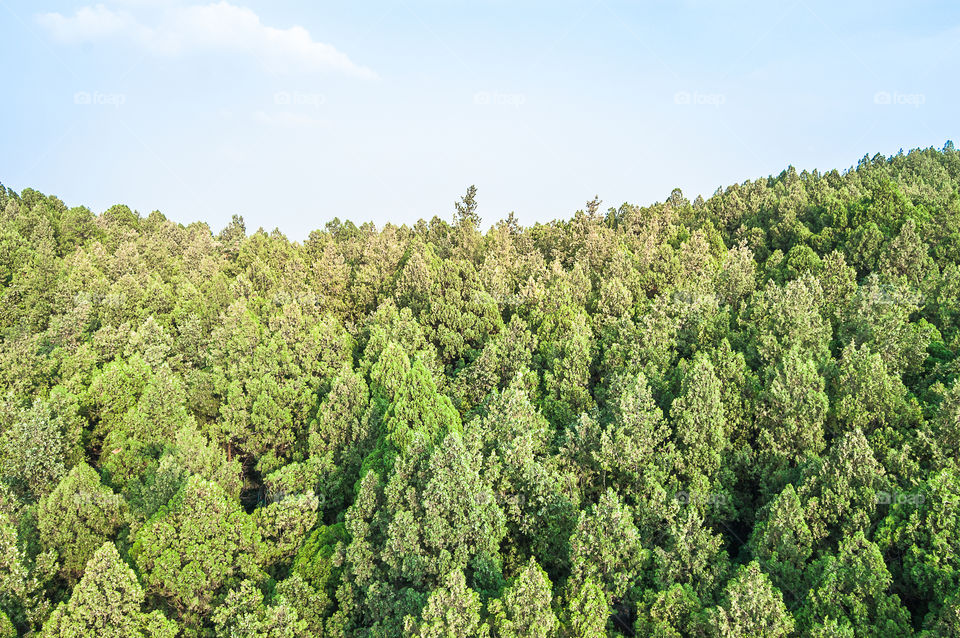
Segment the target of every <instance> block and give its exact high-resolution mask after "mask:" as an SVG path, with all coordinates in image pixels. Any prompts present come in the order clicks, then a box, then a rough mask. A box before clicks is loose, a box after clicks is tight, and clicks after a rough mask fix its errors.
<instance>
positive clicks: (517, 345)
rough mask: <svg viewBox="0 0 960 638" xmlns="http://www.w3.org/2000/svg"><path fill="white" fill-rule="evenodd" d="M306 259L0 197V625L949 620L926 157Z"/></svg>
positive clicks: (384, 629)
mask: <svg viewBox="0 0 960 638" xmlns="http://www.w3.org/2000/svg"><path fill="white" fill-rule="evenodd" d="M481 196H482V194H478V193H477V190H476V189H475V188H473V187H471V188H470V189H468V191H467V192H466V194H465V195H464V196H463V197H462V198H461V199H460V200H459V201H458V202H456V204H455V205H454V206H453V207H452V208H453V210H452V214H453V217H452V221H450V222H448V221H446V220H444V219H440V218H438V217H434V218H433V219H432V220H430V221H423V220H421V221H419V222H417V223H416V224H414V225H412V226H407V225H403V226H396V225H392V224H387V225H386V226H384V227H382V228H376V227H375V226H374V225H373V224H369V223H368V224H363V225H360V226H358V225H356V224H354V223H352V222H350V221H341V220H339V219H334V220H333V221H331V222H329V223H327V224H326V225H325V227H324V228H323V229H322V230H316V231H314V232H313V233H311V234H310V236H309V239H307V240H306V241H303V242H295V241H290V240H289V239H287V238H286V237H285V236H284V235H283V234H281V233H280V232H279V231H276V230H275V231H273V232H269V233H268V232H265V231H264V230H263V229H260V230H257V231H256V232H253V233H252V234H251V233H248V232H247V229H246V227H245V225H244V221H243V219H242V218H240V217H237V216H235V217H234V218H233V220H232V222H231V223H230V224H229V225H227V227H226V228H224V229H222V230H220V231H219V232H215V231H213V230H211V228H210V227H209V226H208V225H207V224H205V223H200V222H196V223H192V224H189V225H183V224H178V223H174V222H172V221H170V220H168V219H167V218H166V217H164V215H163V214H161V213H159V212H152V213H150V214H149V215H145V216H144V215H141V214H139V213H138V212H136V211H133V210H131V209H130V208H128V207H127V206H123V205H117V206H113V207H111V208H110V209H108V210H106V211H105V212H103V213H101V214H94V213H93V212H92V211H91V210H89V209H88V208H85V207H82V206H77V207H69V206H67V205H66V204H64V203H63V202H62V201H61V200H59V199H58V198H56V197H54V196H48V195H44V194H42V193H39V192H37V191H35V190H31V189H26V190H23V191H22V192H20V193H16V192H13V191H11V190H8V189H6V188H4V187H2V186H0V295H2V303H0V638H4V637H7V636H16V635H31V634H33V635H42V636H50V637H54V636H64V637H66V636H93V635H96V636H101V637H102V638H110V637H113V636H117V637H130V636H143V637H148V636H149V637H173V636H184V637H190V636H223V637H226V636H230V637H238V638H239V637H253V636H266V637H275V638H296V637H306V636H331V637H336V636H369V637H390V636H456V637H464V638H467V637H472V636H486V637H502V638H508V637H520V636H539V637H544V638H545V637H561V636H562V637H584V638H586V637H597V636H606V635H624V636H632V635H636V636H660V637H681V636H771V637H773V636H805V637H825V636H846V637H856V638H860V637H880V636H907V635H913V634H916V635H922V636H930V637H932V636H960V513H958V508H957V504H958V503H960V382H958V381H957V377H958V373H960V360H958V353H960V153H958V151H957V150H956V149H955V148H954V146H953V144H952V143H950V142H948V143H947V144H946V145H945V146H944V147H943V148H942V149H939V150H938V149H932V148H931V149H925V150H914V151H911V152H909V153H903V152H901V153H898V154H897V155H896V156H893V157H884V156H880V155H877V156H874V157H864V158H863V159H862V160H861V161H860V162H859V163H858V164H857V165H856V167H854V168H851V169H849V170H847V171H845V172H840V171H836V170H833V171H830V172H826V173H820V172H818V171H812V172H808V171H802V172H798V171H797V170H795V169H794V168H792V167H790V168H788V169H787V170H785V171H783V172H782V173H780V174H779V175H777V176H775V177H773V176H771V177H768V178H763V179H758V180H754V181H746V182H744V183H742V184H734V185H732V186H730V187H727V188H724V189H719V190H717V192H716V193H715V194H714V195H713V196H711V197H710V198H708V199H703V198H701V197H698V198H696V200H694V201H689V200H688V199H686V198H685V197H684V196H683V194H682V193H681V192H680V191H679V190H674V191H673V192H672V193H671V195H670V197H669V198H668V199H667V200H666V201H664V202H661V203H656V204H653V205H651V206H646V207H641V206H634V205H630V204H623V205H622V206H620V207H618V208H608V209H605V210H604V209H603V207H602V204H601V202H600V201H599V200H597V199H594V200H593V201H591V202H588V203H587V204H586V206H585V207H584V209H583V210H580V211H577V212H576V213H575V214H574V215H573V217H572V218H570V219H567V220H559V221H554V222H551V223H547V224H536V225H533V226H531V227H522V226H521V225H520V224H519V223H518V222H517V220H516V219H515V217H514V216H513V214H511V215H510V216H509V217H508V218H507V219H505V220H503V221H500V222H498V223H496V224H495V225H493V226H492V227H490V228H489V229H487V230H486V231H485V232H483V230H482V229H481V227H480V217H479V215H478V198H480V197H481Z"/></svg>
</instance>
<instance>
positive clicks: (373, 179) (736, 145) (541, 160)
mask: <svg viewBox="0 0 960 638" xmlns="http://www.w3.org/2000/svg"><path fill="white" fill-rule="evenodd" d="M0 62H2V68H3V71H4V78H3V98H2V100H0V122H2V124H0V182H2V183H3V184H5V185H7V186H8V187H12V188H14V189H16V190H21V189H22V188H25V187H28V186H29V187H34V188H37V189H39V190H41V191H44V192H47V193H53V194H56V195H58V196H60V197H61V198H62V199H63V200H64V201H65V202H66V203H67V204H69V205H78V204H84V205H88V206H90V207H91V208H92V209H94V210H95V211H97V212H100V211H102V210H104V209H105V208H107V207H108V206H110V205H111V204H114V203H126V204H128V205H130V206H131V207H133V208H136V209H137V210H139V211H140V212H141V213H142V214H146V213H148V212H149V211H151V210H154V209H158V210H160V211H162V212H163V213H165V214H166V215H167V216H168V217H170V218H172V219H175V220H177V221H182V222H189V221H194V220H203V221H206V222H208V223H210V225H211V226H212V227H214V229H215V230H216V229H219V228H220V227H222V226H223V225H224V224H225V223H226V221H227V220H229V218H230V215H231V214H234V213H240V214H242V215H243V216H244V217H245V219H246V220H247V227H248V230H254V229H256V228H257V227H258V226H264V227H265V228H267V229H272V228H273V227H279V228H280V229H281V230H282V231H283V232H285V233H286V234H287V235H288V236H289V237H291V238H293V239H303V238H305V237H306V236H307V234H308V233H309V231H310V230H311V229H313V228H319V227H322V226H323V224H324V223H326V222H327V221H328V220H330V219H332V218H333V217H335V216H339V217H340V218H341V219H346V218H349V219H353V220H354V221H357V222H362V221H367V220H372V221H374V222H376V223H377V224H383V223H385V222H387V221H392V222H395V223H411V222H413V221H415V220H416V219H418V218H421V217H423V218H427V219H429V218H430V217H432V216H433V215H440V216H442V217H445V218H449V217H450V216H451V213H452V211H453V202H454V200H455V199H456V198H457V197H458V196H459V195H460V194H461V193H462V192H463V191H464V190H465V189H466V187H467V186H468V185H469V184H472V183H475V184H476V185H477V187H478V189H479V201H480V210H479V212H480V213H481V214H482V216H483V219H484V222H485V223H487V224H489V223H493V222H495V221H496V220H497V219H499V218H501V217H503V216H505V215H506V214H507V213H508V212H509V211H511V210H513V211H515V212H516V214H517V216H518V218H519V219H520V220H521V221H522V222H524V223H528V224H529V223H533V222H536V221H548V220H550V219H555V218H565V217H569V216H570V215H571V214H572V213H573V212H574V211H575V210H577V209H578V208H582V206H583V204H584V202H586V201H587V200H589V199H591V198H592V197H593V195H594V194H599V195H600V197H601V199H603V200H604V206H605V207H606V206H616V205H619V204H621V203H622V202H624V201H630V202H633V203H637V204H648V203H652V202H653V201H657V200H663V199H665V198H666V197H667V196H668V195H669V193H670V191H671V189H672V188H674V187H680V188H682V189H683V190H684V193H685V194H687V195H688V196H689V197H690V198H693V197H694V196H695V195H696V194H698V193H702V194H704V195H709V194H711V193H712V192H713V191H714V190H715V189H716V188H717V187H718V186H721V185H728V184H730V183H732V182H740V181H743V180H744V179H748V178H756V177H760V176H766V175H769V174H771V173H773V174H776V173H779V172H780V171H781V170H782V169H783V168H785V167H786V166H787V165H788V164H793V165H794V166H796V167H798V168H799V169H804V168H807V169H812V168H820V169H830V168H841V169H843V168H847V167H849V166H851V165H853V164H855V163H856V162H857V160H858V159H859V158H860V157H862V156H863V155H864V154H871V155H872V154H874V153H877V152H881V153H884V154H892V153H896V152H897V150H898V149H900V148H903V149H910V148H914V147H926V146H937V147H940V146H941V145H942V144H943V143H944V142H945V141H946V140H947V139H955V140H957V141H958V142H960V135H958V134H957V131H958V126H960V119H958V117H957V114H958V113H960V108H958V106H960V104H958V102H960V88H958V84H957V81H956V78H957V77H958V75H960V64H958V62H960V6H958V5H957V4H956V3H955V2H925V1H923V0H919V1H914V2H884V1H874V2H846V3H841V2H835V1H834V2H818V1H814V0H801V1H796V2H791V1H790V0H786V1H785V2H746V1H736V0H734V1H731V2H724V3H720V2H706V1H705V0H703V1H701V0H687V1H685V2H665V1H664V2H636V1H633V2H630V1H618V0H595V1H589V0H587V1H584V2H570V1H566V0H552V1H549V2H539V1H537V2H533V1H523V0H514V1H512V2H508V1H499V0H497V1H484V0H474V1H472V2H465V1H459V0H446V1H439V0H435V1H428V0H395V1H392V2H380V1H367V2H356V1H342V2H311V3H307V2H289V1H286V0H272V1H270V2H267V1H260V0H229V2H226V1H224V2H217V3H206V2H203V1H202V0H185V1H183V2H180V1H162V0H105V1H104V2H103V3H102V4H98V3H93V4H91V3H86V2H83V1H80V2H69V1H60V0H31V1H29V2H27V1H13V0H0Z"/></svg>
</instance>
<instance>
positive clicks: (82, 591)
mask: <svg viewBox="0 0 960 638" xmlns="http://www.w3.org/2000/svg"><path fill="white" fill-rule="evenodd" d="M143 603H144V591H143V588H142V587H141V586H140V583H139V582H137V577H136V575H135V574H134V573H133V570H132V569H130V568H129V567H128V566H127V565H126V564H125V563H124V562H123V560H122V559H121V558H120V554H118V553H117V549H116V547H114V545H113V543H111V542H109V541H108V542H106V543H104V544H103V546H102V547H100V549H98V550H97V551H96V552H94V554H93V556H92V557H91V558H90V561H89V562H88V563H87V566H86V569H85V570H84V574H83V578H81V579H80V582H79V583H77V586H76V587H75V588H74V590H73V593H72V594H71V596H70V600H69V601H68V602H66V603H60V605H59V606H58V607H57V608H56V609H55V610H54V612H53V614H51V615H50V619H49V620H47V622H46V623H45V624H44V626H43V635H44V636H51V637H52V636H61V637H63V638H68V637H70V638H73V637H76V638H80V637H81V636H105V637H108V638H112V637H116V638H121V637H122V638H129V637H135V638H139V637H143V638H148V637H149V638H173V637H174V636H176V635H177V634H178V633H179V630H178V628H177V626H176V625H175V624H174V623H173V622H171V621H170V620H168V619H167V618H166V617H164V616H163V614H162V613H161V612H160V611H152V612H150V613H146V612H144V611H142V610H141V608H142V606H143Z"/></svg>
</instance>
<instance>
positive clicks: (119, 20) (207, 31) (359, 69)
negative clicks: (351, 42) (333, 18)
mask: <svg viewBox="0 0 960 638" xmlns="http://www.w3.org/2000/svg"><path fill="white" fill-rule="evenodd" d="M37 21H38V22H39V24H40V25H41V26H42V27H44V28H45V29H46V30H47V31H48V32H49V33H50V34H51V35H52V36H53V37H54V38H55V39H57V40H58V41H61V42H64V43H78V42H92V41H98V40H107V39H115V40H127V41H129V42H131V43H132V44H134V45H135V46H138V47H140V48H142V49H144V50H145V51H147V52H148V53H150V54H152V55H156V56H178V55H186V54H190V53H196V52H203V51H211V52H223V53H231V54H248V55H251V56H253V57H254V58H256V59H257V60H259V61H260V63H261V64H262V65H263V66H264V67H265V68H266V69H267V70H268V71H271V72H274V73H309V72H318V71H332V72H338V73H343V74H346V75H351V76H355V77H363V78H372V77H375V76H376V74H375V73H374V72H373V71H371V70H370V69H369V68H367V67H364V66H361V65H358V64H356V63H355V62H353V61H352V60H351V59H350V58H349V57H348V56H347V55H346V54H345V53H343V52H341V51H339V50H338V49H337V48H336V47H334V46H333V45H331V44H326V43H324V42H318V41H316V40H314V39H313V37H312V36H311V35H310V33H309V32H308V31H307V30H306V29H305V28H303V27H301V26H292V27H289V28H286V29H280V28H276V27H271V26H267V25H265V24H263V22H261V20H260V17H259V16H258V15H257V14H256V13H254V12H253V11H252V10H250V9H248V8H245V7H239V6H236V5H232V4H230V3H229V2H226V1H225V0H222V1H221V2H216V3H212V4H206V5H188V6H174V7H169V8H167V9H164V10H162V11H161V12H160V13H159V16H158V20H157V23H156V24H155V25H150V24H145V23H144V21H142V20H140V19H139V18H137V16H135V15H133V14H132V13H130V12H129V11H126V10H114V9H111V8H110V7H107V6H106V5H103V4H97V5H92V6H86V7H82V8H80V9H78V10H77V11H76V12H75V13H74V14H73V15H72V16H65V15H63V14H60V13H43V14H40V15H38V16H37Z"/></svg>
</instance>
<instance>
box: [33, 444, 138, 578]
mask: <svg viewBox="0 0 960 638" xmlns="http://www.w3.org/2000/svg"><path fill="white" fill-rule="evenodd" d="M125 518H126V503H125V502H124V500H123V499H122V498H121V497H120V496H118V495H117V494H114V493H113V492H112V491H110V489H109V488H108V487H106V486H104V485H103V484H101V483H100V476H99V475H98V474H97V472H96V470H94V469H93V468H91V467H90V466H89V465H87V464H86V463H82V462H81V463H80V464H79V465H76V466H74V467H73V469H71V470H70V472H69V473H68V474H67V475H66V477H64V479H63V480H62V481H60V483H59V485H57V487H56V488H55V489H54V490H53V492H51V493H50V494H49V495H48V496H45V497H44V498H43V499H42V500H41V501H40V504H39V507H38V508H37V529H38V531H39V533H40V540H41V542H42V543H43V546H44V547H45V548H47V549H52V550H55V551H56V552H57V555H58V556H59V558H60V561H61V565H62V567H61V572H62V574H63V575H64V576H65V577H66V578H67V580H69V581H71V582H73V581H76V580H77V579H79V578H80V576H81V574H82V573H83V569H84V565H86V564H87V561H88V560H90V557H91V556H93V554H94V552H96V551H97V550H98V549H100V547H102V546H103V544H104V542H106V541H108V540H111V539H112V538H113V537H114V535H115V534H116V532H117V530H118V529H119V528H120V527H121V526H122V525H123V524H124V523H125Z"/></svg>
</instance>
